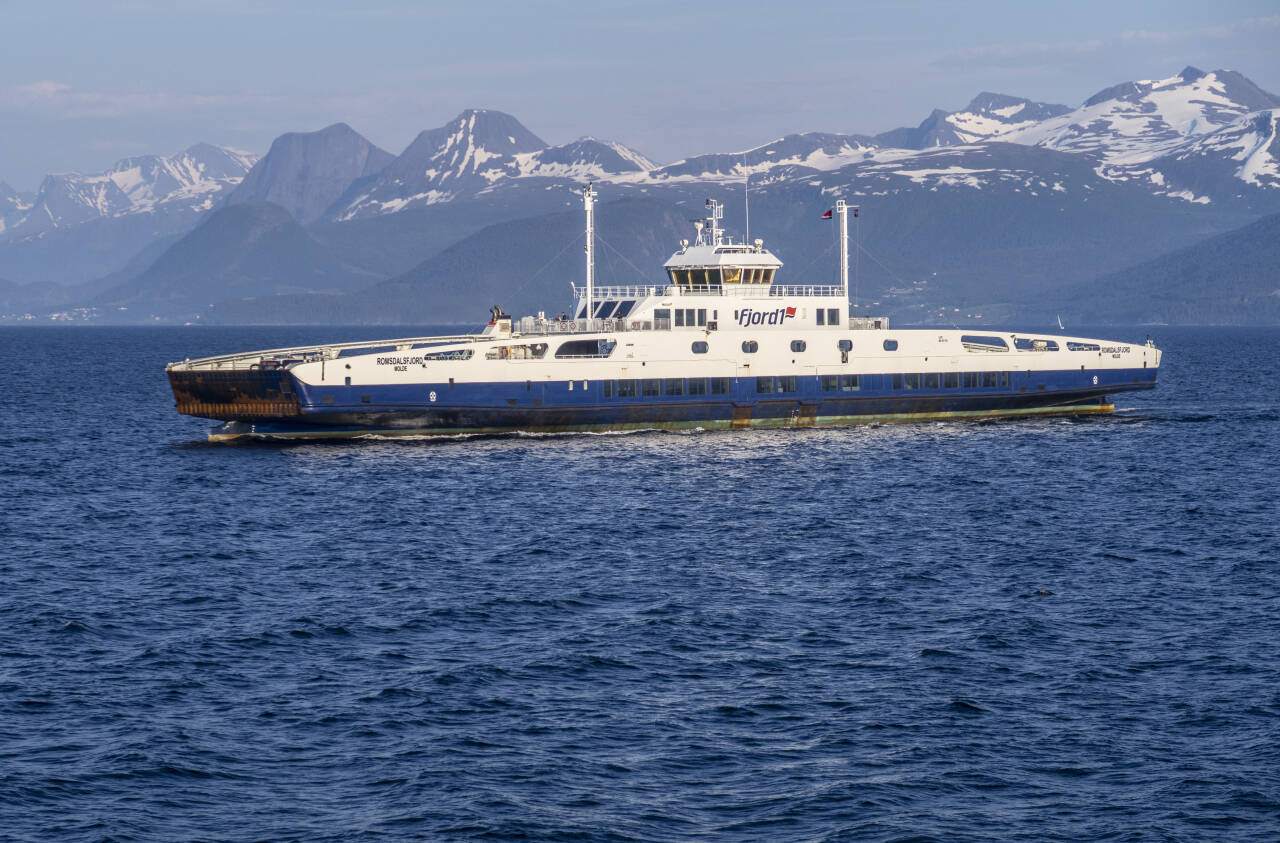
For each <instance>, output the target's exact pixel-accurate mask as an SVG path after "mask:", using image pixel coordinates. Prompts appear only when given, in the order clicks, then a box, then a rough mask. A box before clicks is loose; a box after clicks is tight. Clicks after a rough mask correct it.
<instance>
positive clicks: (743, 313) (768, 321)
mask: <svg viewBox="0 0 1280 843" xmlns="http://www.w3.org/2000/svg"><path fill="white" fill-rule="evenodd" d="M795 316H796V309H795V308H794V307H779V308H778V309H776V310H756V309H755V308H752V307H744V308H742V309H741V310H735V311H734V312H733V318H735V319H737V320H738V324H739V325H741V326H743V327H746V326H747V325H781V324H783V322H785V321H786V320H787V319H794V318H795Z"/></svg>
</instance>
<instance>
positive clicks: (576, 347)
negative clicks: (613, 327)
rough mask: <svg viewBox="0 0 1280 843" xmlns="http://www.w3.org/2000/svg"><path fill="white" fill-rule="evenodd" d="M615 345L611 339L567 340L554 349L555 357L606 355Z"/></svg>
mask: <svg viewBox="0 0 1280 843" xmlns="http://www.w3.org/2000/svg"><path fill="white" fill-rule="evenodd" d="M617 345H618V344H617V343H616V342H614V341H613V340H569V341H568V342H566V343H561V344H560V347H559V348H557V349H556V358H557V359H563V358H565V357H608V356H609V355H610V354H613V349H614V348H615V347H616V346H617Z"/></svg>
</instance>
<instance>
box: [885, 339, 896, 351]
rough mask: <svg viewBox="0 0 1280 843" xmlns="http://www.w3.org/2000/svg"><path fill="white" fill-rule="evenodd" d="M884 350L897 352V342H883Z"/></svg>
mask: <svg viewBox="0 0 1280 843" xmlns="http://www.w3.org/2000/svg"><path fill="white" fill-rule="evenodd" d="M884 350H885V351H897V350H898V341H897V340H885V341H884Z"/></svg>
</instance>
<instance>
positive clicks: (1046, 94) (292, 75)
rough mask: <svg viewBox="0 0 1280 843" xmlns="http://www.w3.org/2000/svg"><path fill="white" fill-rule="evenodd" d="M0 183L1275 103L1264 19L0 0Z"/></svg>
mask: <svg viewBox="0 0 1280 843" xmlns="http://www.w3.org/2000/svg"><path fill="white" fill-rule="evenodd" d="M0 33H3V35H2V36H0V43H3V45H4V48H3V50H0V180H4V181H8V182H9V183H10V184H12V185H13V186H14V187H17V188H19V189H26V190H32V189H34V188H35V187H36V186H37V185H38V184H39V181H40V178H41V176H42V175H43V174H44V173H46V172H60V171H68V170H81V171H93V170H100V169H103V168H105V167H106V166H108V165H110V164H111V163H112V162H113V161H115V160H116V159H118V158H121V157H124V156H128V155H136V154H144V153H151V152H159V153H171V152H176V151H178V150H180V149H183V148H185V147H187V146H189V145H191V144H193V143H196V142H198V141H208V142H210V143H219V144H227V145H231V146H237V147H240V148H242V149H248V150H251V151H254V152H258V153H262V152H265V151H266V149H267V147H268V146H269V144H270V143H271V140H272V139H273V138H274V137H276V136H277V135H279V134H281V133H283V132H287V131H306V130H312V129H318V128H321V127H323V126H325V125H328V124H329V123H333V122H336V121H339V120H342V121H346V122H348V123H350V124H351V125H352V126H353V127H354V128H355V129H356V130H357V131H359V132H361V133H362V134H364V135H366V136H367V137H368V138H370V139H371V140H372V141H374V142H375V143H377V144H379V145H380V146H382V147H384V148H385V149H387V150H388V151H390V152H392V153H399V152H400V151H401V150H402V149H403V148H404V146H405V145H406V144H408V142H409V141H410V140H412V138H413V136H414V135H415V134H416V133H417V132H419V131H421V130H422V129H424V128H430V127H434V126H438V125H440V124H442V123H444V122H446V121H447V120H449V119H450V118H452V117H453V116H454V115H455V114H457V113H458V112H459V111H461V110H462V109H464V108H469V107H481V108H494V109H499V110H502V111H507V112H510V113H511V114H514V115H515V116H516V117H517V118H519V119H520V120H521V122H523V123H524V124H525V125H526V126H528V127H529V129H530V130H531V131H533V132H534V133H535V134H537V135H539V136H541V137H542V138H544V139H545V140H547V141H548V142H551V143H560V142H564V141H568V140H571V139H573V138H575V137H578V136H581V135H587V134H590V135H595V136H597V137H602V138H609V139H612V140H617V141H621V142H623V143H626V144H628V145H630V146H633V147H635V148H637V149H638V150H640V151H641V152H643V153H644V154H646V155H648V156H649V157H650V158H652V159H654V160H655V161H658V162H659V163H666V162H669V161H671V160H674V159H677V158H681V157H684V156H686V155H693V154H698V153H702V152H711V151H730V150H737V149H742V148H745V147H748V146H753V145H756V144H759V143H763V142H765V141H767V140H769V139H771V138H773V137H776V136H779V135H782V134H786V133H789V132H800V131H836V132H866V133H874V132H879V131H883V130H885V129H890V128H893V127H895V126H900V125H915V124H917V123H918V122H920V120H922V119H923V118H924V117H925V116H926V115H927V114H928V113H929V111H930V110H932V109H933V108H935V107H939V108H945V109H948V110H953V109H956V108H959V107H961V106H963V105H964V104H965V103H966V102H968V100H969V99H970V98H971V97H972V96H973V95H974V94H976V93H978V92H979V91H983V90H990V91H997V92H1000V93H1008V94H1014V95H1018V96H1027V97H1031V98H1033V99H1039V100H1045V101H1050V102H1063V103H1067V104H1071V105H1077V104H1079V103H1080V102H1081V101H1082V100H1084V99H1085V98H1086V97H1088V96H1089V95H1091V94H1093V93H1094V92H1096V91H1097V90H1099V89H1101V88H1104V87H1107V86H1110V85H1113V84H1115V83H1118V82H1122V81H1126V80H1130V79H1150V78H1160V77H1164V76H1171V75H1173V74H1175V73H1177V72H1178V71H1179V70H1181V69H1182V67H1183V66H1185V65H1187V64H1194V65H1196V66H1198V67H1201V68H1203V69H1205V70H1212V69H1216V68H1231V69H1234V70H1238V71H1240V72H1242V73H1244V74H1245V75H1246V76H1249V77H1250V78H1252V79H1253V80H1254V81H1255V82H1257V83H1258V84H1259V85H1261V86H1262V87H1263V88H1266V89H1268V90H1270V91H1272V92H1278V91H1280V49H1278V47H1280V2H1277V0H1269V2H1261V1H1260V0H1225V2H1203V1H1202V2H1170V0H1164V2H1130V3H1124V2H1115V0H1110V1H1109V2H1107V1H1106V0H1076V2H1062V3H1055V4H1052V6H1050V4H1046V3H1039V2H1034V1H1033V0H1020V2H1005V1H1004V0H991V2H933V1H931V0H914V2H913V0H898V2H878V0H866V1H865V2H845V3H832V2H825V0H807V1H806V0H793V2H771V3H756V2H739V3H722V2H715V1H714V0H703V1H702V2H679V3H677V2H666V0H650V1H649V2H614V3H610V2H600V3H594V4H593V3H581V4H579V3H560V2H544V3H538V2H529V1H528V0H526V2H507V1H506V0H471V2H450V3H411V2H401V0H369V2H367V3H364V4H359V5H357V4H349V3H339V2H332V0H313V2H283V0H282V2H269V0H264V2H248V0H164V2H160V1H159V0H124V2H59V0H33V1H32V2H28V0H0Z"/></svg>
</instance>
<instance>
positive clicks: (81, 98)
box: [0, 79, 288, 117]
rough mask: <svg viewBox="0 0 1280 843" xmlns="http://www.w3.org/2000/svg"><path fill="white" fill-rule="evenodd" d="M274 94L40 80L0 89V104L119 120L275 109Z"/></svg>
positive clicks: (279, 98)
mask: <svg viewBox="0 0 1280 843" xmlns="http://www.w3.org/2000/svg"><path fill="white" fill-rule="evenodd" d="M287 101H288V98H287V97H283V96H278V95H274V94H191V93H175V92H169V91H152V90H132V91H84V90H80V89H77V88H74V87H72V86H71V85H69V84H67V83H66V82H58V81H55V80H53V79H42V80H40V81H38V82H29V83H27V84H25V85H13V86H10V87H9V88H5V89H3V90H0V105H3V106H8V107H10V108H16V109H28V110H40V111H44V112H47V113H52V114H56V115H59V116H63V117H119V116H123V115H129V114H143V113H149V112H157V111H207V110H211V109H218V108H226V107H243V106H278V105H280V104H282V103H285V102H287Z"/></svg>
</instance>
